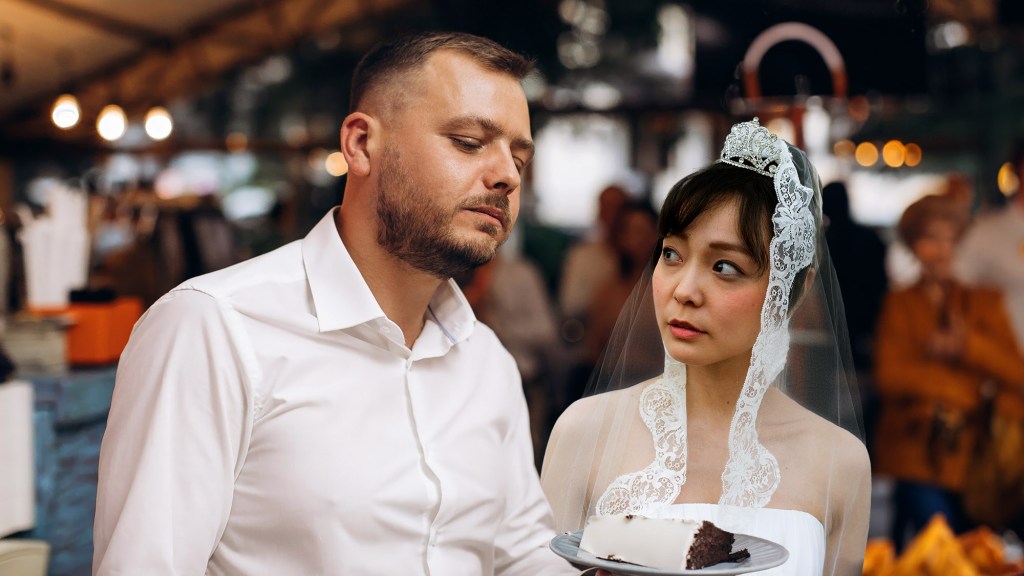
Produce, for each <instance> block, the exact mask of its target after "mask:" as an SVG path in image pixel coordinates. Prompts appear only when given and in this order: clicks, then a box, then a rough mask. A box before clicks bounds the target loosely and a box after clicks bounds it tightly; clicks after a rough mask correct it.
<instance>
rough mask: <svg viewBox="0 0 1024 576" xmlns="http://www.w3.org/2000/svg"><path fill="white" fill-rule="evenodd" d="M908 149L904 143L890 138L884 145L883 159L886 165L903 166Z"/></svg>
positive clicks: (892, 166)
mask: <svg viewBox="0 0 1024 576" xmlns="http://www.w3.org/2000/svg"><path fill="white" fill-rule="evenodd" d="M906 156H907V155H906V149H905V148H904V147H903V143H902V142H900V141H899V140H889V141H888V142H886V143H885V146H883V147H882V160H884V161H885V165H886V166H888V167H890V168H899V167H900V166H903V162H904V161H905V160H906Z"/></svg>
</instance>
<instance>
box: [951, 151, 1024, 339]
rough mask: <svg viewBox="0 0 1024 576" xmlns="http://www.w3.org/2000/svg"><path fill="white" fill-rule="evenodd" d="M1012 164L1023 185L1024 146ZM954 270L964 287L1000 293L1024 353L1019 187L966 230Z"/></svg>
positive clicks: (1023, 206) (1023, 202)
mask: <svg viewBox="0 0 1024 576" xmlns="http://www.w3.org/2000/svg"><path fill="white" fill-rule="evenodd" d="M1013 163H1014V167H1015V168H1016V172H1017V178H1018V181H1019V182H1020V183H1021V185H1024V142H1021V143H1020V144H1018V145H1017V147H1016V149H1015V152H1014V155H1013ZM1019 186H1020V185H1019ZM954 270H955V273H956V275H957V278H959V279H960V280H961V281H963V282H965V283H967V284H976V285H982V286H989V287H992V288H996V289H998V290H1000V291H1002V293H1003V296H1004V297H1005V298H1006V307H1007V310H1008V311H1009V313H1010V319H1011V320H1012V324H1013V328H1014V333H1015V334H1016V336H1017V344H1018V345H1019V346H1021V347H1022V350H1024V191H1022V190H1021V189H1020V187H1018V189H1017V192H1016V193H1015V194H1014V195H1013V196H1012V197H1011V198H1010V199H1009V200H1008V202H1007V205H1006V206H1005V207H1004V208H1002V209H1000V210H997V211H994V212H991V213H987V214H982V215H980V216H978V218H977V219H976V220H975V222H974V224H972V225H971V227H970V228H968V230H967V233H966V234H965V235H964V239H963V241H962V242H961V243H960V247H959V250H958V251H957V259H956V263H955V268H954Z"/></svg>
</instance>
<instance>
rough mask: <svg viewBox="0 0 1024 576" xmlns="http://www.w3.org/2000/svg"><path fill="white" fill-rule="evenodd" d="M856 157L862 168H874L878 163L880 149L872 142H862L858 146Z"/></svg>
mask: <svg viewBox="0 0 1024 576" xmlns="http://www.w3.org/2000/svg"><path fill="white" fill-rule="evenodd" d="M854 157H855V158H856V159H857V163H858V164H860V165H861V166H864V167H867V166H873V165H874V164H875V162H878V148H876V147H875V145H874V144H872V143H871V142H861V143H860V144H858V145H857V150H856V151H855V152H854Z"/></svg>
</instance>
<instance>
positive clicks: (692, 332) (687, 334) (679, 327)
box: [668, 320, 707, 340]
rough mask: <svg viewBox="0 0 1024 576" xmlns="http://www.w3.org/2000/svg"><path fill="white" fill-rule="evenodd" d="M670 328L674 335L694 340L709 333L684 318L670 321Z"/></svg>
mask: <svg viewBox="0 0 1024 576" xmlns="http://www.w3.org/2000/svg"><path fill="white" fill-rule="evenodd" d="M668 329H669V331H670V332H672V335H673V336H675V337H676V338H679V339H682V340H693V339H695V338H699V337H701V336H704V335H705V334H707V332H704V331H703V330H701V329H700V328H698V327H696V326H694V325H693V324H690V323H689V322H683V321H682V320H671V321H669V323H668Z"/></svg>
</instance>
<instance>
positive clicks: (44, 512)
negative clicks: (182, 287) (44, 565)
mask: <svg viewBox="0 0 1024 576" xmlns="http://www.w3.org/2000/svg"><path fill="white" fill-rule="evenodd" d="M19 378H22V379H27V380H29V381H31V382H32V384H33V386H34V388H35V412H34V419H35V456H36V527H35V528H34V529H32V530H31V531H29V532H26V533H23V534H24V535H25V536H26V537H29V538H38V539H40V540H45V541H47V542H49V544H50V546H51V557H50V571H49V574H50V576H82V575H84V576H87V575H89V574H91V570H92V521H93V516H94V515H95V512H96V470H97V467H98V465H99V454H100V441H101V440H102V439H103V431H104V430H105V429H106V421H107V412H108V411H109V410H110V398H111V395H112V394H113V391H114V367H113V366H109V367H104V368H97V369H89V370H74V371H71V372H69V373H68V374H64V375H60V376H33V375H19Z"/></svg>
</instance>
